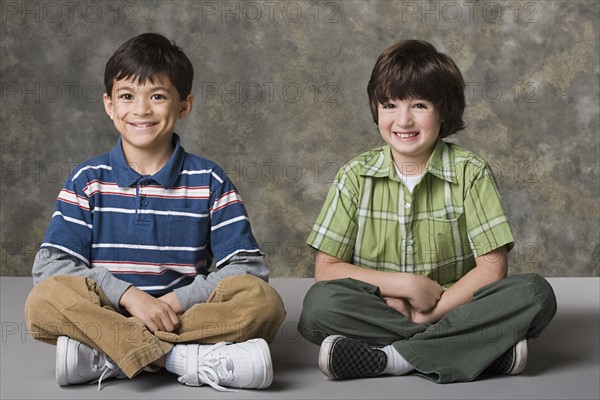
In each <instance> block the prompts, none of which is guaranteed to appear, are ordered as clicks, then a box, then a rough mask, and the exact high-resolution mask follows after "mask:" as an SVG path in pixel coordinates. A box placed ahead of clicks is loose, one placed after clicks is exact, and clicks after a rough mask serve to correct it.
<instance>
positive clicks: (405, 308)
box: [383, 297, 414, 321]
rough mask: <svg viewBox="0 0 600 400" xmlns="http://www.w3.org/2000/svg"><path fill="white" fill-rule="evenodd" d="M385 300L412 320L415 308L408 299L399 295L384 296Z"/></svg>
mask: <svg viewBox="0 0 600 400" xmlns="http://www.w3.org/2000/svg"><path fill="white" fill-rule="evenodd" d="M383 300H384V301H385V304H387V305H388V306H390V307H392V308H393V309H394V310H396V311H398V312H399V313H400V314H402V315H404V316H405V317H406V318H408V319H410V320H411V321H412V314H413V312H414V309H413V307H412V306H411V305H410V303H409V302H408V300H406V299H402V298H399V297H383Z"/></svg>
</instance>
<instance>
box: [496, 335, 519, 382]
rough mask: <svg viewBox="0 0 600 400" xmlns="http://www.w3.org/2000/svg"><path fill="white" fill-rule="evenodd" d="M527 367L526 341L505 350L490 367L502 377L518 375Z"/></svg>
mask: <svg viewBox="0 0 600 400" xmlns="http://www.w3.org/2000/svg"><path fill="white" fill-rule="evenodd" d="M526 365H527V339H523V340H521V341H519V342H518V343H517V344H515V345H514V346H512V347H511V348H510V349H508V350H506V351H505V352H504V354H502V355H501V356H500V357H498V359H497V360H496V361H494V362H493V363H492V365H490V369H491V370H492V371H493V372H496V373H499V374H504V375H518V374H520V373H521V372H523V370H524V369H525V366H526Z"/></svg>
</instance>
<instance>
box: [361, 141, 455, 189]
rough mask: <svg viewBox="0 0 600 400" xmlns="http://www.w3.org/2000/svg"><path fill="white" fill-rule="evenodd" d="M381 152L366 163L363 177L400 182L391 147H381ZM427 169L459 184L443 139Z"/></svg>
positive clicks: (434, 150)
mask: <svg viewBox="0 0 600 400" xmlns="http://www.w3.org/2000/svg"><path fill="white" fill-rule="evenodd" d="M379 150H380V151H379V152H377V153H376V154H375V155H374V156H373V157H372V158H371V159H369V160H368V161H367V162H366V163H365V167H364V169H363V171H362V172H361V175H365V176H373V177H378V178H385V177H387V178H390V179H393V180H399V178H398V175H397V174H396V170H395V169H394V162H393V159H392V149H391V148H390V146H389V145H386V146H383V147H380V149H379ZM425 169H426V172H430V173H431V174H433V175H435V176H437V177H438V178H440V179H443V180H445V181H448V182H451V183H457V182H458V180H457V179H456V169H455V162H454V156H453V154H452V152H451V151H450V148H449V146H448V144H447V143H446V142H444V141H443V140H441V139H440V140H438V141H437V143H436V144H435V147H434V148H433V152H432V153H431V156H429V160H428V161H427V165H426V167H425Z"/></svg>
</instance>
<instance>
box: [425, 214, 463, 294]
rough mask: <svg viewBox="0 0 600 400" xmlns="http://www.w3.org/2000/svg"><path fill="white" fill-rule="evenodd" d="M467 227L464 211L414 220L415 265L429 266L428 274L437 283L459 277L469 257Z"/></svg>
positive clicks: (447, 281) (452, 280)
mask: <svg viewBox="0 0 600 400" xmlns="http://www.w3.org/2000/svg"><path fill="white" fill-rule="evenodd" d="M466 228H467V227H466V216H465V214H464V212H463V213H459V214H458V215H455V218H437V217H431V216H429V217H427V218H425V219H423V220H421V221H419V222H418V223H417V228H416V230H417V235H419V238H420V242H419V243H420V249H419V251H418V254H419V257H418V259H419V260H418V264H421V265H429V266H430V271H428V273H427V275H428V276H430V277H431V278H432V279H434V280H436V281H437V282H439V283H440V284H444V283H449V282H454V281H456V280H457V279H459V278H460V277H461V276H462V274H464V272H465V270H464V268H463V265H464V264H465V261H468V260H467V259H469V258H470V257H472V251H471V246H470V244H469V237H468V235H467V229H466Z"/></svg>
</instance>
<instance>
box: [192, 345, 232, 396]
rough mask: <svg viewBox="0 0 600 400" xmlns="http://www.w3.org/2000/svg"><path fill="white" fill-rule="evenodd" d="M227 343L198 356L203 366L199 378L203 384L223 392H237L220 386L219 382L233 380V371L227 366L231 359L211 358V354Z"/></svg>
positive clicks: (199, 371)
mask: <svg viewBox="0 0 600 400" xmlns="http://www.w3.org/2000/svg"><path fill="white" fill-rule="evenodd" d="M226 345H227V342H220V343H217V344H215V345H213V346H211V347H209V348H208V349H206V351H204V352H203V353H202V354H198V361H199V363H198V364H200V362H201V363H202V365H199V366H198V378H199V380H200V381H201V382H203V383H207V384H208V385H210V386H211V387H212V388H213V389H216V390H218V391H221V392H237V390H233V389H227V388H224V387H223V386H221V385H219V384H218V383H217V382H222V381H227V380H230V379H232V378H233V371H230V370H228V369H227V364H228V363H231V362H232V361H231V358H230V357H220V358H218V357H214V356H211V357H209V355H210V353H211V352H213V351H214V350H217V349H218V348H221V347H223V346H226Z"/></svg>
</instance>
